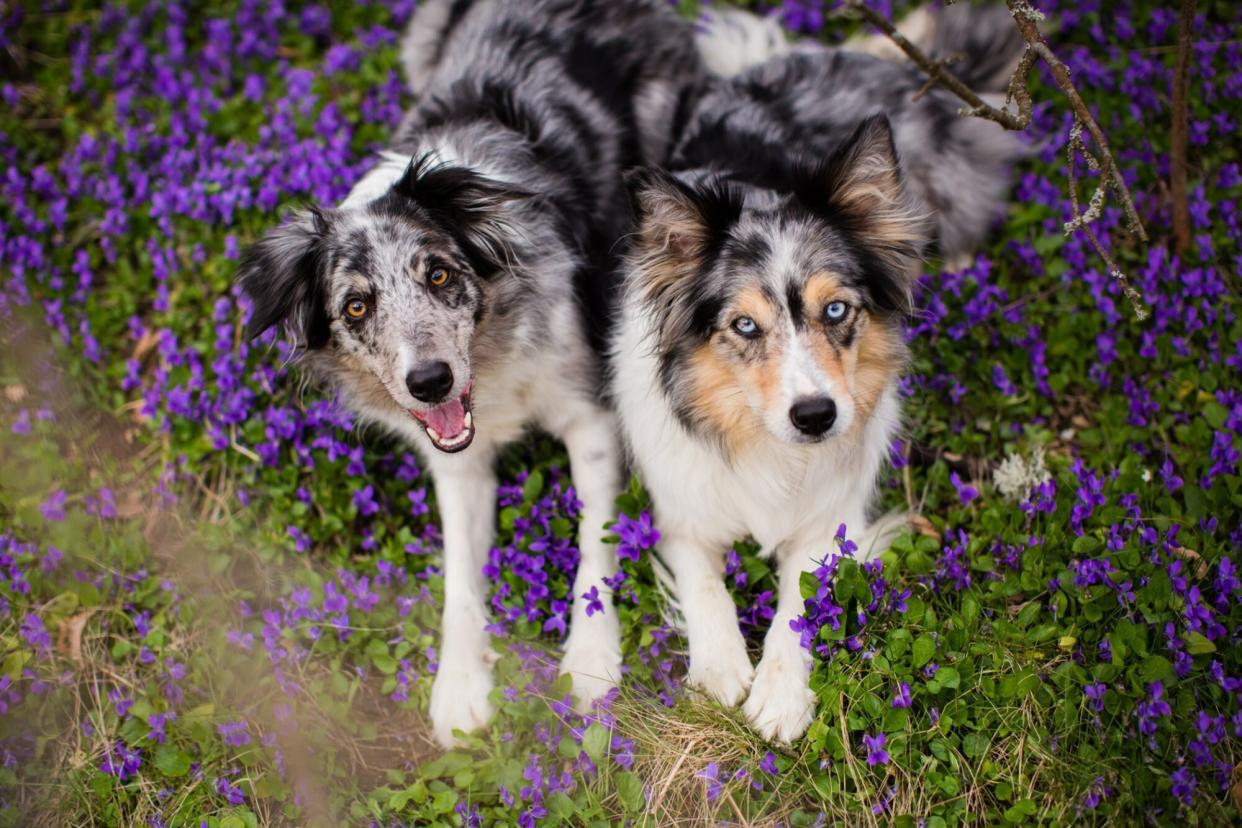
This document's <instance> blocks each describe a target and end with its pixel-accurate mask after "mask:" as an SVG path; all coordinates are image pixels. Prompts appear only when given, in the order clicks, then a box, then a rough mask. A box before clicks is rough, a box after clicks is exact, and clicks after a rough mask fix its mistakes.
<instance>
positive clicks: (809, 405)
mask: <svg viewBox="0 0 1242 828" xmlns="http://www.w3.org/2000/svg"><path fill="white" fill-rule="evenodd" d="M789 419H790V420H791V421H792V422H793V424H794V428H796V429H798V431H801V432H802V433H803V434H809V435H810V436H812V437H819V436H820V435H821V434H823V433H825V432H826V431H828V429H830V428H832V424H833V423H835V422H836V421H837V404H836V403H834V402H833V401H832V400H831V399H829V398H828V397H808V398H807V399H804V400H798V401H797V402H796V403H794V405H793V408H791V409H789Z"/></svg>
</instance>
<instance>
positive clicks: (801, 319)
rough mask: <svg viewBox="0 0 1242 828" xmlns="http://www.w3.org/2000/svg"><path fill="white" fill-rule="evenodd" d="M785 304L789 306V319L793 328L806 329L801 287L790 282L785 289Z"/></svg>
mask: <svg viewBox="0 0 1242 828" xmlns="http://www.w3.org/2000/svg"><path fill="white" fill-rule="evenodd" d="M785 304H786V305H788V306H789V318H790V319H792V320H793V325H794V327H795V328H798V329H799V330H801V329H802V328H804V327H806V316H805V314H806V308H805V306H804V303H803V301H802V286H801V285H799V284H797V283H796V282H790V283H789V284H788V285H787V286H786V287H785Z"/></svg>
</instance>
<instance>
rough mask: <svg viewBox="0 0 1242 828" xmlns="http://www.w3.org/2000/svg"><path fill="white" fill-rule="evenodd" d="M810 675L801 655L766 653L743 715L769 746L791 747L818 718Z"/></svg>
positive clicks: (743, 709) (743, 708) (760, 663)
mask: <svg viewBox="0 0 1242 828" xmlns="http://www.w3.org/2000/svg"><path fill="white" fill-rule="evenodd" d="M810 678H811V676H810V671H809V669H808V667H807V664H806V660H805V659H804V658H802V657H801V655H799V654H789V653H765V654H764V657H763V658H762V659H761V660H760V661H759V669H758V670H757V671H756V672H755V684H754V687H753V688H751V691H750V697H749V698H748V699H746V704H745V706H743V707H742V712H744V713H745V714H746V718H747V719H749V720H750V723H751V724H752V725H753V726H754V728H755V730H757V731H759V735H761V736H762V737H763V738H765V739H767V740H768V741H769V742H781V743H784V744H789V743H790V742H792V741H794V740H795V739H797V738H798V737H799V736H801V735H802V734H803V733H805V732H806V729H807V728H808V727H809V726H810V724H811V719H813V718H814V717H815V702H816V699H815V694H814V693H812V692H811V687H810V683H809V682H810Z"/></svg>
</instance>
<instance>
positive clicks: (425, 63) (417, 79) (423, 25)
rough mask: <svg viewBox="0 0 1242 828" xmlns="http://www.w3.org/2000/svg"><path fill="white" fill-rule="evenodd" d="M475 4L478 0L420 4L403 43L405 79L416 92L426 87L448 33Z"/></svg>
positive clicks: (445, 0) (401, 47) (442, 52)
mask: <svg viewBox="0 0 1242 828" xmlns="http://www.w3.org/2000/svg"><path fill="white" fill-rule="evenodd" d="M476 5H478V4H477V3H476V2H475V0H423V2H421V3H419V4H418V6H417V8H416V9H415V11H414V14H413V16H412V17H411V18H410V22H409V23H407V24H406V27H405V32H404V34H402V35H401V45H400V57H401V66H402V68H403V69H404V70H405V82H406V84H407V85H408V86H409V88H410V91H412V92H413V93H414V94H415V95H422V94H423V92H424V91H425V90H426V88H427V84H428V83H429V82H430V79H431V75H432V73H433V72H434V71H435V68H436V66H437V64H439V62H440V58H441V57H442V56H443V55H444V54H445V52H446V43H447V41H448V39H449V37H451V36H452V34H453V32H454V31H455V30H456V29H457V26H458V25H459V24H460V23H461V22H462V20H463V19H465V17H466V16H467V15H468V14H469V13H470V12H471V11H472V10H473V8H474V6H476Z"/></svg>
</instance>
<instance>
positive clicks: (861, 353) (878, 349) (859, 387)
mask: <svg viewBox="0 0 1242 828" xmlns="http://www.w3.org/2000/svg"><path fill="white" fill-rule="evenodd" d="M852 351H853V353H854V367H853V383H852V386H851V388H850V393H851V394H853V395H854V405H855V406H856V409H855V410H856V411H857V416H856V420H855V421H856V423H863V422H865V421H866V420H867V418H869V417H870V416H871V412H872V411H874V410H875V406H876V404H877V403H878V402H879V401H880V396H881V395H882V394H883V393H884V389H885V388H887V387H888V386H889V385H890V384H891V383H892V382H893V380H894V379H895V378H896V376H897V374H899V373H900V372H901V370H902V368H903V367H904V366H905V363H906V343H905V340H904V339H903V338H902V336H901V326H900V325H899V324H898V323H897V321H896V320H895V319H881V318H879V317H873V316H868V317H867V318H866V320H865V326H864V327H863V328H861V329H859V331H858V335H857V336H856V338H855V342H854V347H853V349H852Z"/></svg>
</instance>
